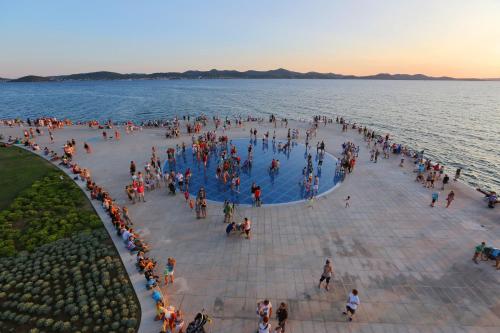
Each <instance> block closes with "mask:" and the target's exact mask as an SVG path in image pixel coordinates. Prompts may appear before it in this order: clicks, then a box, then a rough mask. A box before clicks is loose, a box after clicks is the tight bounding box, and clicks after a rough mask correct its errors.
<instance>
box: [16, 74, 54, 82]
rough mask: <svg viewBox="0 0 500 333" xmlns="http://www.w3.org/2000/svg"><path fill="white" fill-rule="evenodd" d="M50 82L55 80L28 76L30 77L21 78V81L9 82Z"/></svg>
mask: <svg viewBox="0 0 500 333" xmlns="http://www.w3.org/2000/svg"><path fill="white" fill-rule="evenodd" d="M49 81H53V80H52V79H51V78H49V77H43V76H36V75H28V76H23V77H20V78H19V79H15V80H10V81H8V82H49Z"/></svg>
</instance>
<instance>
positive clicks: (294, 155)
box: [164, 139, 341, 204]
mask: <svg viewBox="0 0 500 333" xmlns="http://www.w3.org/2000/svg"><path fill="white" fill-rule="evenodd" d="M229 143H230V144H232V145H234V146H236V149H237V154H238V156H239V157H240V158H241V164H240V165H241V166H243V164H244V161H245V160H246V159H247V156H248V146H249V145H252V149H253V163H252V167H251V168H244V167H241V168H240V169H238V173H239V175H240V179H241V185H240V192H239V193H238V192H237V191H236V190H232V189H231V186H230V182H229V181H228V182H227V184H224V183H223V181H222V180H219V179H217V177H216V169H217V165H218V162H219V161H220V156H218V155H219V154H220V151H221V150H220V149H219V150H218V153H217V155H215V154H210V158H209V161H208V163H207V168H206V169H205V168H204V166H203V163H202V162H200V161H198V160H197V158H196V156H195V155H193V150H192V149H191V148H188V149H186V152H185V153H184V154H182V153H180V154H177V155H176V161H175V164H174V163H170V164H169V163H168V161H166V162H165V165H164V172H167V171H172V170H173V171H176V172H182V173H185V171H186V170H187V168H190V169H191V172H192V177H191V180H190V182H189V192H190V194H191V195H194V196H196V194H197V193H198V190H199V189H200V187H204V188H205V191H206V195H207V199H208V200H212V201H220V202H223V201H224V200H229V201H231V202H235V203H240V204H252V201H253V200H252V196H251V191H250V189H251V186H252V183H253V182H255V183H256V185H258V186H260V188H261V191H262V196H261V198H262V203H263V204H278V203H287V202H293V201H299V200H304V199H307V198H309V197H310V196H311V192H310V191H309V192H308V191H306V189H305V188H304V186H303V179H304V176H303V168H304V167H306V166H307V156H308V154H311V156H312V161H313V174H314V176H316V175H317V176H318V177H319V179H320V181H319V191H318V194H322V193H324V192H326V191H328V190H330V189H331V188H333V187H334V186H335V184H336V183H337V182H339V181H340V179H341V175H339V174H338V173H336V172H335V167H336V162H337V159H336V158H335V157H333V156H332V155H330V154H328V153H325V154H324V158H323V166H322V167H321V169H320V170H319V169H318V155H317V153H316V149H315V148H313V149H308V150H307V151H306V147H305V146H304V145H302V144H294V145H293V147H292V149H291V150H290V151H288V152H284V151H282V150H281V151H279V150H278V144H279V141H276V142H275V143H274V144H273V142H272V141H271V140H269V143H268V144H264V143H263V142H262V141H261V140H258V141H256V140H252V141H251V140H249V139H234V140H230V142H229ZM285 143H286V142H282V144H285ZM228 147H229V145H228ZM228 150H229V148H228ZM273 158H274V159H278V160H279V161H280V169H279V170H278V171H276V172H270V170H269V168H270V166H271V161H272V160H273Z"/></svg>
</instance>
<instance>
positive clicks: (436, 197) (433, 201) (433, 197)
mask: <svg viewBox="0 0 500 333" xmlns="http://www.w3.org/2000/svg"><path fill="white" fill-rule="evenodd" d="M438 198H439V194H438V193H437V192H432V201H431V207H434V205H435V204H436V201H438Z"/></svg>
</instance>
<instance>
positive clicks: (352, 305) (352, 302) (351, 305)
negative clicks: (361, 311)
mask: <svg viewBox="0 0 500 333" xmlns="http://www.w3.org/2000/svg"><path fill="white" fill-rule="evenodd" d="M358 305H359V297H358V291H357V290H356V289H353V290H352V291H351V293H350V294H349V296H348V297H347V305H346V307H345V308H346V311H344V312H342V314H343V315H345V316H347V318H348V320H349V321H352V317H353V316H354V313H355V312H356V309H357V308H358Z"/></svg>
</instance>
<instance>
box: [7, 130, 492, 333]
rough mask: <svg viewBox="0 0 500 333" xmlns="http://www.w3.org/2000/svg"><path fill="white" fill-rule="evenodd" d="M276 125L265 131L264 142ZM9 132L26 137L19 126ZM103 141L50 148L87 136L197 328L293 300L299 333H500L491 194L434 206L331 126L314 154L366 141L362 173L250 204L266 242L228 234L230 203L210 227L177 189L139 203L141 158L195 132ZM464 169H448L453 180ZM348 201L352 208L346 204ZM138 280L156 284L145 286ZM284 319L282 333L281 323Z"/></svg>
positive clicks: (92, 162) (409, 178)
mask: <svg viewBox="0 0 500 333" xmlns="http://www.w3.org/2000/svg"><path fill="white" fill-rule="evenodd" d="M266 126H268V124H267V123H264V124H261V125H259V126H257V127H258V128H259V137H261V135H262V134H263V133H264V132H265V131H266V128H267V127H266ZM306 126H307V124H306V123H294V122H290V126H289V127H292V128H294V127H300V128H301V135H304V132H305V128H306ZM250 127H256V124H255V123H250V124H246V125H245V128H244V129H232V130H231V131H229V132H227V133H228V134H229V136H230V137H232V138H238V137H245V138H246V137H248V130H249V128H250ZM269 129H270V131H271V133H272V130H273V128H269ZM276 131H277V134H278V137H281V138H284V137H285V136H286V129H284V128H280V127H278V128H277V129H276ZM0 132H2V133H3V134H4V136H7V135H21V133H22V132H21V130H20V129H19V128H14V129H6V128H0ZM101 132H102V131H99V130H92V129H89V128H86V127H78V126H74V127H71V128H67V129H63V130H60V131H57V132H56V133H55V138H56V143H54V144H52V145H50V146H49V147H50V148H51V149H57V150H58V151H60V150H61V149H60V148H61V147H62V144H63V143H64V142H65V141H66V140H68V139H71V138H75V139H76V141H77V143H78V153H77V154H76V158H75V160H76V161H77V162H78V163H79V164H80V165H81V166H82V167H88V168H90V169H91V171H92V176H93V178H94V179H95V181H96V182H97V183H98V184H100V185H103V186H104V187H105V188H106V189H107V190H109V191H110V193H111V194H112V196H113V197H115V198H116V199H117V201H118V202H119V203H120V204H127V205H128V206H129V207H130V213H131V216H132V218H133V220H134V222H135V225H136V230H137V231H139V233H140V234H141V235H142V236H143V237H144V238H145V240H146V241H147V242H149V243H150V244H151V246H152V251H151V252H150V255H151V256H153V257H155V258H157V259H158V261H159V263H160V271H159V272H162V270H163V268H164V265H165V263H166V258H167V257H169V256H172V257H175V258H176V259H177V266H176V280H175V283H174V284H173V285H169V286H168V287H164V286H162V290H163V293H164V294H165V295H168V300H169V301H170V303H171V304H172V305H174V306H176V307H178V308H181V309H182V310H183V311H184V312H185V319H186V321H187V322H189V321H190V320H191V319H192V318H193V316H194V314H195V313H196V312H198V311H200V310H201V309H203V308H204V309H206V311H207V313H208V314H210V315H211V316H212V317H213V318H214V321H213V323H212V324H211V325H208V328H209V331H210V332H217V333H219V332H254V331H255V329H256V323H257V319H256V314H255V308H256V303H257V301H259V300H262V299H264V298H269V299H270V300H271V302H272V304H273V305H274V308H275V309H277V307H278V305H279V303H280V302H282V301H284V302H286V303H287V304H288V306H289V317H290V320H289V325H288V329H287V332H294V333H298V332H304V333H309V332H315V333H316V332H373V333H376V332H499V331H500V285H499V282H500V271H496V270H494V268H493V267H491V264H492V262H481V263H480V264H479V265H475V264H474V263H473V262H472V261H471V257H472V254H473V248H474V246H475V245H477V244H478V243H480V242H481V241H483V240H484V241H486V242H487V243H488V244H492V245H496V246H497V247H499V246H500V229H499V221H500V214H499V212H500V211H499V210H498V207H497V209H487V208H486V203H485V202H484V201H483V198H482V196H481V195H480V194H479V193H477V192H476V191H474V190H473V189H471V188H469V187H467V186H466V185H464V184H461V183H459V182H452V183H453V184H451V187H450V189H453V190H454V191H455V193H456V195H455V201H454V202H453V204H452V206H451V207H450V208H448V209H446V208H444V198H445V197H446V194H447V193H448V191H449V189H448V190H447V191H444V193H441V194H440V201H439V202H438V204H437V206H436V207H435V208H431V207H429V203H430V200H431V192H430V190H428V189H425V188H423V187H422V185H420V184H418V183H415V182H414V178H415V175H414V174H413V172H412V169H411V166H412V163H411V162H410V161H409V160H408V159H407V161H406V163H407V166H406V167H405V168H400V167H398V164H399V159H398V158H397V157H391V158H390V159H387V160H384V159H383V158H381V159H380V160H379V163H376V164H375V163H372V162H370V161H369V153H368V149H367V148H366V145H365V143H364V142H363V140H362V137H361V136H359V135H358V134H357V132H354V131H353V130H350V131H349V132H347V133H341V131H340V127H339V125H336V124H332V125H328V126H327V127H326V128H323V127H320V129H319V132H318V135H317V138H316V139H313V140H311V142H312V143H313V147H314V146H315V143H316V140H325V143H326V146H327V151H328V152H330V153H332V154H333V155H337V156H338V155H339V152H340V145H341V144H342V142H344V141H347V140H351V141H354V142H355V143H357V144H360V146H361V151H360V155H359V159H358V161H357V163H356V168H355V170H354V172H353V174H351V175H349V176H348V177H347V179H346V180H345V181H344V182H343V183H342V184H341V185H340V186H339V187H338V188H337V189H336V190H334V191H332V192H331V193H329V194H327V195H325V196H323V197H320V198H318V199H317V200H316V201H315V202H314V203H313V205H312V207H310V206H309V205H308V204H306V203H297V204H291V205H276V206H266V205H264V206H263V207H260V208H252V207H248V206H240V207H238V208H237V214H236V220H237V222H239V220H242V219H243V217H248V218H250V219H251V220H252V221H253V236H252V239H251V240H246V239H244V238H243V237H238V236H237V235H232V236H231V237H229V238H228V237H226V235H225V232H224V229H225V224H224V223H223V215H222V206H221V204H219V203H213V202H210V203H209V207H208V218H207V219H205V220H197V219H196V218H195V214H194V212H192V211H191V210H190V209H189V207H187V204H186V202H185V200H184V198H183V196H182V195H177V196H175V197H171V196H168V195H167V194H166V190H165V189H160V190H154V191H152V192H148V193H146V200H147V202H146V203H137V204H135V205H129V204H128V202H127V199H126V195H125V192H124V186H125V185H126V184H127V183H128V182H129V172H128V166H129V163H130V161H131V160H134V161H136V163H137V166H138V168H141V167H142V166H143V164H144V162H146V161H148V160H149V157H150V153H151V146H153V145H154V146H156V147H158V148H161V149H160V150H159V152H160V157H161V158H162V159H165V152H164V150H165V147H167V146H168V147H175V144H176V143H180V142H182V141H185V142H186V143H189V142H190V137H188V136H183V137H182V138H180V139H176V140H171V139H170V140H165V139H164V136H163V131H162V130H158V129H144V130H143V131H141V132H138V133H135V134H133V135H125V133H123V131H122V139H121V141H119V142H116V141H112V140H109V141H107V142H105V141H104V140H102V139H100V135H101ZM83 141H88V142H89V143H90V144H91V145H92V147H93V150H94V152H93V153H92V154H85V152H84V150H83ZM38 142H39V144H40V145H41V146H42V148H43V147H44V146H46V145H49V144H48V143H47V142H48V138H47V137H46V136H45V137H40V138H39V139H38ZM454 171H455V170H446V172H447V173H448V174H450V176H451V175H453V174H454ZM499 176H500V175H499ZM290 186H296V184H290ZM242 190H245V189H242ZM347 195H350V196H351V207H350V208H344V198H345V197H346V196H347ZM116 241H117V246H118V247H120V246H122V245H121V243H119V241H118V240H117V239H116ZM121 255H122V258H123V260H124V262H125V263H126V265H128V266H129V267H130V265H131V264H133V259H134V257H133V256H130V255H129V254H127V253H123V251H121ZM326 258H331V259H332V260H333V264H334V270H335V272H336V274H335V278H334V279H333V284H332V283H331V287H332V288H331V290H330V292H327V291H325V290H324V289H322V290H319V289H318V288H317V283H318V279H319V277H320V275H321V271H322V266H323V264H324V261H325V259H326ZM132 274H134V273H132ZM136 275H137V274H136ZM141 278H142V277H141ZM133 280H137V279H135V278H134V279H133ZM134 284H135V286H136V288H137V289H140V288H141V287H142V288H143V289H144V286H143V285H142V286H141V281H134ZM353 288H357V289H358V290H359V296H360V300H361V305H360V307H359V309H358V311H357V313H356V317H355V320H354V322H352V323H347V322H346V320H345V318H344V316H342V314H341V312H342V310H343V308H344V306H345V299H346V297H347V294H348V293H349V291H350V290H351V289H353ZM138 296H139V298H140V299H141V305H142V307H143V317H142V321H141V328H140V331H141V332H157V331H158V332H159V327H160V326H159V323H158V322H154V321H153V316H154V311H153V310H152V308H151V305H152V302H153V301H152V299H151V298H150V297H149V294H148V293H147V292H144V291H143V292H141V293H139V295H138ZM148 302H149V303H148ZM146 303H147V304H149V305H146V307H147V309H146V308H145V306H144V305H143V304H146ZM271 323H272V325H273V327H274V326H275V325H276V324H277V321H276V320H275V319H274V318H273V319H272V322H271Z"/></svg>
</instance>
